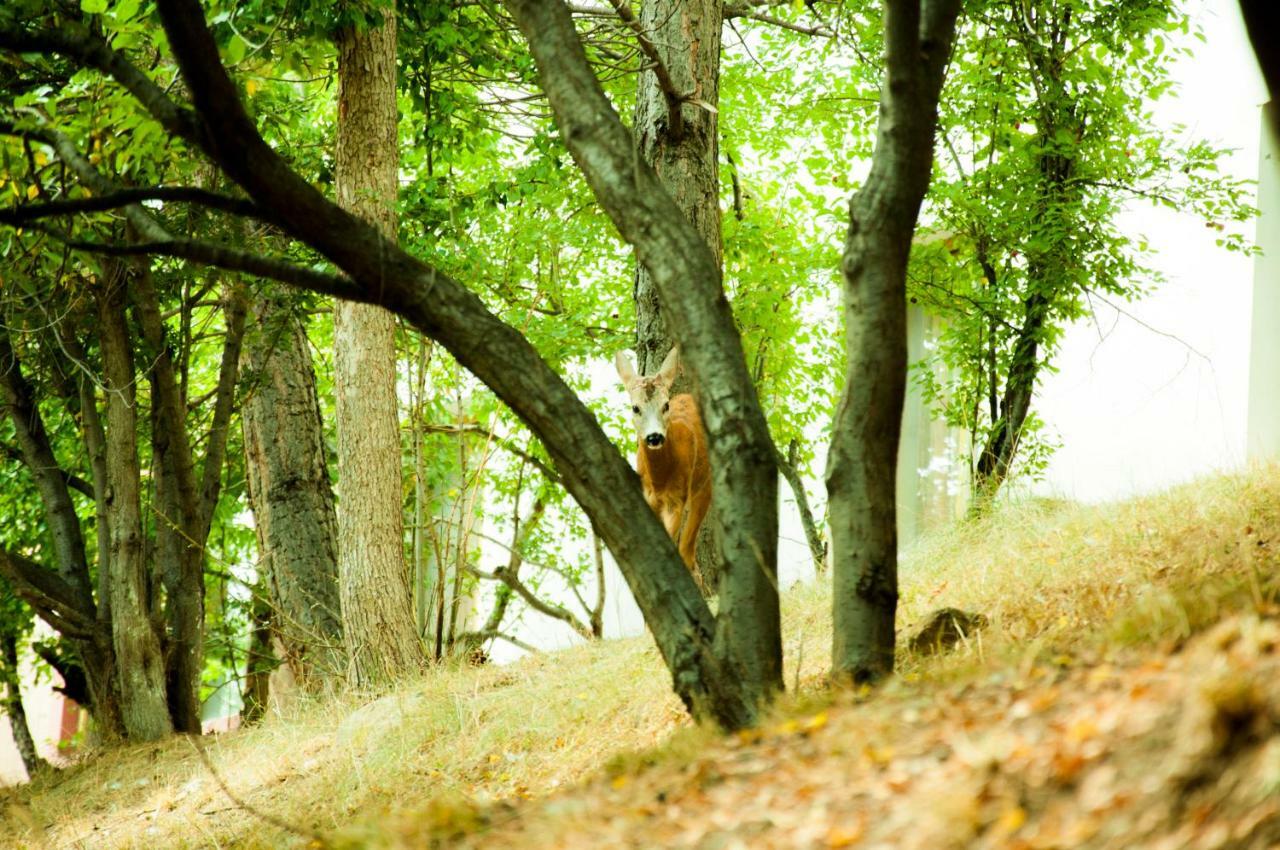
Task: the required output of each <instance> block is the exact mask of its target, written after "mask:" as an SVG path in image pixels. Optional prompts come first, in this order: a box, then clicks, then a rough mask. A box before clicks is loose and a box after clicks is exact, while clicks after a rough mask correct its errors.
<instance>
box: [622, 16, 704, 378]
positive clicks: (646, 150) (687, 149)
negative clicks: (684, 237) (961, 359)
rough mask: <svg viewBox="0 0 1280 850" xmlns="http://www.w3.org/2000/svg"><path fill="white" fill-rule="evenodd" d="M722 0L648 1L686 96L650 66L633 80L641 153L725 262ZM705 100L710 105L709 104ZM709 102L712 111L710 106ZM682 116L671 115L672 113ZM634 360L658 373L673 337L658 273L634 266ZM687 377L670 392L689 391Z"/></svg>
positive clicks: (659, 43) (651, 26)
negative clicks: (671, 92)
mask: <svg viewBox="0 0 1280 850" xmlns="http://www.w3.org/2000/svg"><path fill="white" fill-rule="evenodd" d="M723 6H724V3H723V0H644V2H643V3H642V4H641V7H640V26H641V27H642V28H643V29H644V31H645V32H646V33H647V34H648V37H649V38H650V40H651V41H652V42H653V45H654V47H655V48H656V49H657V53H658V55H659V57H661V59H662V64H663V66H664V67H665V68H666V70H667V76H668V77H669V78H670V80H671V82H672V83H674V84H675V86H676V88H677V89H678V90H679V93H680V94H687V95H689V98H688V100H685V101H682V102H678V103H674V104H673V103H672V102H671V100H672V99H671V98H670V97H669V96H668V94H667V93H666V92H664V91H663V88H662V84H661V83H660V82H659V79H658V75H657V74H656V73H655V72H654V71H653V70H648V71H642V72H641V73H640V75H639V78H638V81H637V84H636V112H635V135H636V150H638V151H639V153H640V156H641V157H643V158H644V161H645V162H647V163H649V164H650V165H651V166H652V167H653V170H654V171H655V172H656V173H657V175H658V178H659V179H660V180H661V181H662V183H663V185H664V186H666V187H667V191H668V192H669V193H670V194H671V197H672V199H673V200H674V201H675V203H676V206H677V207H679V208H680V211H681V212H682V213H683V214H684V216H685V218H686V220H688V222H689V223H690V224H691V225H693V227H694V229H695V230H696V231H697V232H698V234H699V235H700V236H701V237H702V239H703V241H704V242H706V243H707V247H708V248H710V249H711V254H712V256H713V258H714V260H715V263H716V265H717V266H719V265H720V264H721V257H722V253H723V251H722V248H721V244H722V240H721V233H720V179H719V178H720V172H719V163H718V160H717V156H718V151H719V128H718V121H717V118H716V115H717V113H716V112H715V111H714V110H715V109H717V108H718V107H719V98H720V41H721V37H720V34H721V31H722V30H723V29H724V23H723ZM704 104H705V105H704ZM708 107H709V108H708ZM673 109H674V110H676V111H678V112H679V113H680V114H679V118H678V119H677V120H674V121H673V120H672V115H671V112H672V110H673ZM635 304H636V345H635V351H636V365H637V367H638V368H639V369H640V373H641V374H643V375H648V374H652V373H653V372H656V371H658V367H659V366H661V365H662V359H663V358H664V357H666V356H667V352H668V351H670V350H671V347H672V346H673V345H675V343H676V339H675V336H674V335H673V334H672V332H671V330H670V329H669V328H668V327H667V322H666V321H665V319H664V318H663V314H662V303H661V300H660V299H659V296H658V287H657V285H656V283H655V282H654V279H653V276H652V275H651V274H650V273H649V270H648V268H646V267H645V266H644V265H643V264H642V263H637V264H636V277H635ZM687 384H688V382H687V381H683V382H679V383H677V384H676V385H675V386H674V387H673V389H672V393H673V394H675V393H679V392H687V391H688V386H687Z"/></svg>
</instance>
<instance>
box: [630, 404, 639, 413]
mask: <svg viewBox="0 0 1280 850" xmlns="http://www.w3.org/2000/svg"><path fill="white" fill-rule="evenodd" d="M631 412H632V413H639V412H640V405H638V404H633V405H631Z"/></svg>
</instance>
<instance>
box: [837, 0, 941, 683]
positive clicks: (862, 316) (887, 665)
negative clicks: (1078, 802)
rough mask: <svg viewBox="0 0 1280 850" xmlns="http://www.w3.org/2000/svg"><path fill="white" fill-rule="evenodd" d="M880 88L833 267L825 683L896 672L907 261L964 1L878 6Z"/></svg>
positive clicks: (900, 0) (910, 0)
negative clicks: (838, 341) (836, 283)
mask: <svg viewBox="0 0 1280 850" xmlns="http://www.w3.org/2000/svg"><path fill="white" fill-rule="evenodd" d="M884 9H885V11H884V25H885V43H886V52H887V56H886V66H887V70H886V75H887V79H886V84H885V85H884V87H883V89H882V92H883V93H882V95H881V101H880V125H879V128H878V131H877V139H876V148H875V154H874V155H873V158H872V162H871V174H870V175H869V176H868V178H867V182H866V184H865V186H864V187H863V189H862V190H861V191H860V192H858V194H857V195H855V196H854V197H853V199H852V200H850V202H849V233H848V237H847V238H846V241H845V248H844V257H843V259H842V261H841V272H842V275H843V293H844V318H845V323H846V337H845V349H846V371H845V387H844V392H843V394H842V395H841V398H840V403H839V406H838V408H837V410H836V418H835V424H834V429H833V435H832V438H831V451H830V453H829V454H828V457H827V494H828V506H829V512H830V524H831V549H832V568H833V569H832V572H833V576H834V578H833V583H834V588H833V599H832V604H833V609H834V610H833V615H834V640H833V646H832V660H831V663H832V678H833V679H836V680H844V681H852V682H854V683H864V682H873V681H876V680H878V679H880V678H882V677H883V676H886V675H888V674H889V673H890V672H892V671H893V654H894V619H895V616H896V613H897V604H898V560H897V559H898V551H897V550H898V539H897V538H898V535H897V517H896V506H895V503H894V498H895V494H894V483H895V478H896V468H897V457H898V436H899V429H900V427H901V423H902V404H903V396H904V394H905V390H906V375H907V323H906V311H907V296H906V275H907V257H908V255H909V254H910V250H911V238H912V235H913V233H914V231H915V225H916V217H917V215H918V214H919V211H920V204H921V202H922V201H923V199H924V194H925V191H926V190H927V189H928V188H929V176H930V172H931V171H932V168H933V136H934V131H935V128H936V126H937V118H938V93H939V91H940V89H941V87H942V78H943V74H944V70H945V68H946V62H947V59H948V56H949V55H950V52H951V40H952V37H953V35H954V33H955V22H956V16H957V15H958V13H959V10H960V0H886V2H885V7H884Z"/></svg>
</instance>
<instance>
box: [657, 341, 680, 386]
mask: <svg viewBox="0 0 1280 850" xmlns="http://www.w3.org/2000/svg"><path fill="white" fill-rule="evenodd" d="M679 371H680V346H678V345H673V346H672V347H671V350H670V351H668V352H667V356H666V359H664V360H663V361H662V368H661V369H659V370H658V380H660V381H662V382H663V383H664V384H666V385H667V386H668V387H669V386H671V384H672V382H673V381H675V379H676V374H677V373H678V372H679Z"/></svg>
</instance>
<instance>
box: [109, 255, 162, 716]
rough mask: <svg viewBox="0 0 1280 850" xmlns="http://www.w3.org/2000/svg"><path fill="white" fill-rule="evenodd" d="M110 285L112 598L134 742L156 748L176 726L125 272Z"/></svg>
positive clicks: (124, 705) (123, 697)
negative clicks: (141, 458)
mask: <svg viewBox="0 0 1280 850" xmlns="http://www.w3.org/2000/svg"><path fill="white" fill-rule="evenodd" d="M105 278H106V279H105V280H104V281H103V282H102V284H101V285H100V286H101V289H100V290H99V292H98V308H99V309H98V315H99V334H100V344H101V347H102V364H103V372H104V378H105V388H106V398H107V428H106V460H107V483H108V487H107V489H108V496H107V520H108V524H109V525H110V529H111V534H110V542H111V550H110V552H109V555H108V557H109V560H110V564H111V576H110V579H109V582H108V586H107V593H108V595H109V597H110V600H111V613H112V617H111V631H112V639H113V643H114V648H115V662H116V675H117V680H118V681H119V684H120V709H121V716H122V718H123V721H124V722H123V725H124V729H125V733H126V735H127V736H128V737H129V738H130V739H132V740H135V741H152V740H156V739H157V738H162V737H164V736H166V735H168V734H170V733H171V732H172V731H173V724H172V722H171V720H170V717H169V709H168V705H167V702H166V699H165V676H164V659H163V657H162V655H161V651H160V640H159V637H158V636H157V635H156V633H155V631H154V630H153V629H152V621H151V600H150V599H149V596H148V594H149V587H148V580H147V571H146V565H145V563H144V562H143V551H142V550H143V547H142V539H143V538H142V502H141V494H140V492H139V489H140V488H139V481H140V480H141V469H140V464H139V462H138V446H137V434H138V415H137V393H136V392H135V384H134V370H133V351H132V350H131V348H130V340H129V329H128V327H127V325H126V322H125V287H126V283H125V274H124V270H123V269H122V268H119V267H116V268H115V269H113V270H112V271H111V273H108V274H107V275H105Z"/></svg>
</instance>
